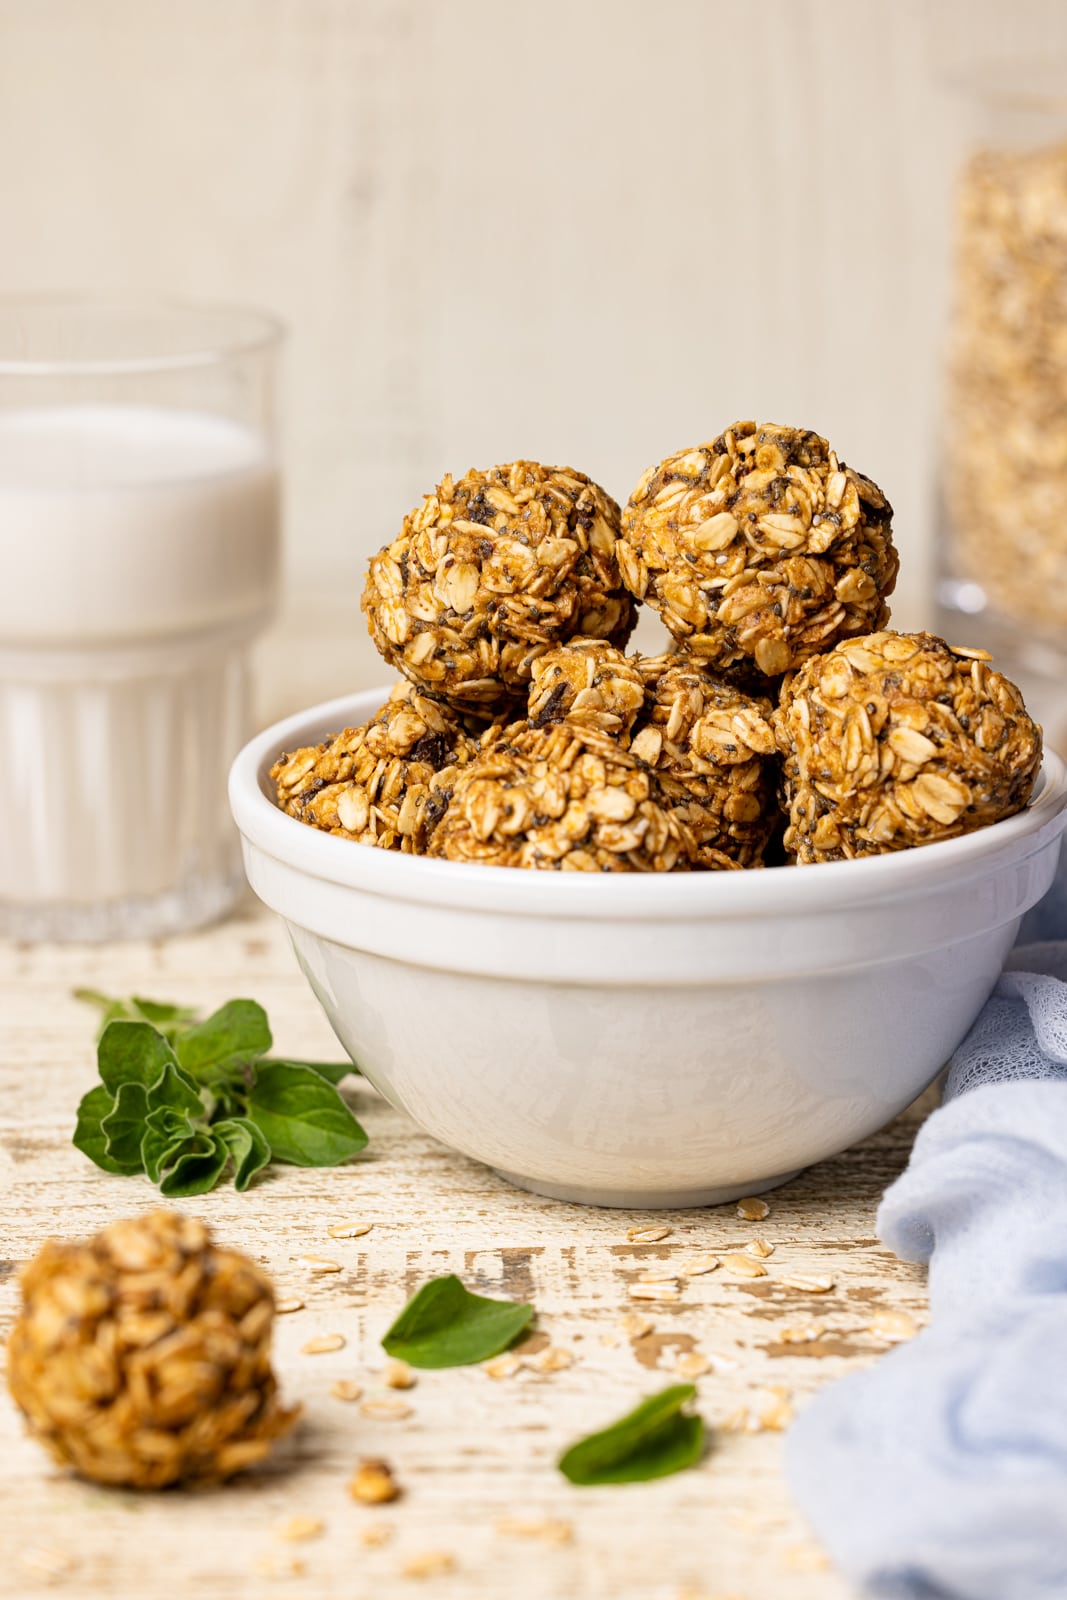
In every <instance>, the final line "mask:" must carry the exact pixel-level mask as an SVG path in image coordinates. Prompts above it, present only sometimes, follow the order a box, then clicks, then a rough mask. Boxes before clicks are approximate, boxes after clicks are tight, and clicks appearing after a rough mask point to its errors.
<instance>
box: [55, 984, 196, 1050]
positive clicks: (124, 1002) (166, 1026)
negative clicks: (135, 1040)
mask: <svg viewBox="0 0 1067 1600" xmlns="http://www.w3.org/2000/svg"><path fill="white" fill-rule="evenodd" d="M74 998H75V1000H82V1001H84V1002H85V1004H86V1005H91V1006H96V1007H97V1008H98V1010H99V1011H100V1012H101V1013H102V1016H101V1020H100V1032H101V1033H103V1031H104V1029H105V1028H106V1027H107V1025H108V1023H109V1022H114V1021H116V1020H117V1019H122V1020H123V1021H127V1022H150V1023H151V1024H152V1026H153V1027H154V1028H158V1029H159V1032H160V1033H161V1034H163V1036H164V1038H167V1039H170V1038H172V1037H173V1036H174V1034H175V1033H177V1032H178V1031H180V1029H181V1028H183V1027H185V1026H187V1025H188V1024H189V1023H190V1022H192V1020H193V1018H194V1017H195V1016H196V1012H195V1011H194V1010H193V1009H192V1008H191V1007H190V1006H176V1005H172V1004H171V1003H170V1002H169V1001H167V1000H146V999H143V998H142V997H141V996H140V995H130V996H128V997H119V996H116V995H109V994H101V993H100V991H99V989H75V991H74Z"/></svg>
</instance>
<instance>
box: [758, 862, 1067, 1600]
mask: <svg viewBox="0 0 1067 1600" xmlns="http://www.w3.org/2000/svg"><path fill="white" fill-rule="evenodd" d="M1065 864H1067V857H1065ZM1063 889H1064V884H1063V883H1061V884H1060V886H1059V891H1058V892H1059V895H1060V896H1061V897H1062V895H1063ZM1024 932H1032V933H1037V934H1039V935H1043V936H1044V937H1045V938H1048V936H1049V935H1050V934H1051V933H1053V932H1058V935H1059V938H1060V939H1061V940H1064V939H1065V937H1067V908H1065V907H1064V905H1063V904H1062V900H1061V903H1059V904H1058V903H1057V899H1056V892H1055V891H1054V893H1053V896H1052V898H1051V899H1050V900H1049V902H1048V903H1047V905H1045V906H1043V907H1042V909H1041V912H1040V914H1039V917H1038V918H1036V919H1034V918H1032V919H1031V920H1030V924H1029V927H1028V928H1026V929H1024ZM1010 967H1011V969H1012V970H1009V971H1008V972H1006V973H1005V974H1004V976H1003V977H1002V978H1001V980H1000V982H999V983H998V985H997V987H996V989H995V991H994V993H993V997H992V998H991V999H990V1001H989V1003H988V1005H987V1006H986V1008H985V1010H984V1011H983V1012H982V1015H981V1017H980V1018H979V1020H978V1022H977V1023H976V1024H975V1027H974V1028H973V1030H972V1031H971V1033H970V1035H969V1036H968V1038H967V1039H966V1040H965V1041H964V1043H963V1044H962V1045H961V1046H960V1048H959V1050H958V1051H957V1052H956V1054H955V1056H954V1057H953V1059H952V1065H951V1069H950V1072H949V1077H948V1081H947V1084H946V1089H945V1104H944V1105H943V1106H942V1108H941V1110H939V1111H935V1112H934V1114H933V1116H931V1117H930V1119H929V1120H928V1122H927V1123H926V1124H925V1125H924V1127H923V1128H922V1131H921V1132H920V1134H919V1137H918V1139H917V1140H916V1142H915V1148H914V1151H913V1152H912V1157H911V1162H910V1164H909V1166H908V1169H907V1171H906V1172H905V1173H904V1174H903V1176H902V1177H901V1178H899V1179H898V1180H897V1182H896V1183H895V1184H893V1185H892V1187H891V1188H890V1189H888V1190H887V1192H886V1194H885V1196H884V1198H883V1200H882V1205H881V1208H880V1210H879V1212H878V1232H879V1235H880V1236H881V1238H882V1239H883V1240H884V1241H885V1243H886V1244H888V1245H889V1246H890V1247H891V1248H892V1249H893V1250H895V1251H896V1252H897V1254H898V1255H900V1256H903V1257H904V1258H905V1259H906V1260H909V1261H928V1262H929V1264H930V1311H931V1322H930V1326H929V1328H927V1329H925V1330H924V1331H923V1332H922V1333H921V1334H919V1335H918V1336H917V1337H916V1338H915V1339H913V1340H912V1341H911V1342H910V1343H908V1344H906V1345H901V1346H900V1347H899V1348H897V1349H894V1350H892V1351H890V1352H889V1353H888V1354H887V1355H885V1356H884V1357H882V1358H881V1359H880V1360H879V1361H878V1362H877V1363H876V1364H875V1365H874V1366H873V1367H871V1368H868V1369H867V1370H865V1371H863V1372H860V1373H856V1374H855V1375H853V1376H851V1377H848V1378H845V1379H843V1380H842V1381H841V1382H840V1383H836V1384H833V1385H831V1386H830V1387H829V1388H828V1389H827V1390H825V1391H824V1392H823V1393H822V1394H820V1395H819V1396H818V1398H817V1399H816V1400H815V1401H813V1403H812V1404H811V1405H810V1406H809V1407H808V1408H807V1410H806V1411H804V1412H803V1413H802V1415H801V1416H800V1418H799V1420H798V1422H797V1423H796V1424H795V1426H794V1428H793V1429H792V1431H791V1434H790V1438H789V1440H788V1442H787V1454H786V1465H787V1472H788V1476H789V1482H790V1485H791V1487H792V1489H793V1492H794V1494H795V1495H796V1498H797V1500H798V1501H799V1503H800V1506H801V1508H802V1509H803V1511H804V1513H805V1514H806V1516H807V1518H808V1520H809V1521H810V1523H811V1525H812V1527H813V1528H814V1529H815V1531H816V1533H817V1534H818V1535H819V1537H820V1538H821V1539H822V1541H823V1543H824V1544H825V1546H826V1548H827V1550H828V1551H829V1552H830V1554H831V1555H832V1556H833V1557H834V1559H835V1561H836V1562H837V1564H838V1565H839V1567H840V1568H841V1570H842V1571H843V1572H844V1573H845V1575H846V1576H847V1577H849V1578H850V1579H851V1580H852V1581H853V1582H854V1583H855V1584H856V1585H857V1587H858V1589H859V1590H860V1592H861V1593H862V1594H864V1595H867V1596H871V1597H874V1596H877V1597H878V1600H1067V942H1063V943H1056V942H1046V943H1041V944H1031V945H1028V946H1025V947H1017V948H1016V950H1015V951H1014V952H1013V955H1012V960H1011V962H1010Z"/></svg>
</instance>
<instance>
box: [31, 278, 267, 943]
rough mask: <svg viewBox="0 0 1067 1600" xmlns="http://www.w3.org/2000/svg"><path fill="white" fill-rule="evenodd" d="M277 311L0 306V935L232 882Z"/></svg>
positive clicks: (65, 935)
mask: <svg viewBox="0 0 1067 1600" xmlns="http://www.w3.org/2000/svg"><path fill="white" fill-rule="evenodd" d="M280 338H281V329H280V327H279V325H278V324H277V323H276V322H275V321H274V320H273V319H272V318H270V317H266V316H263V315H261V314H259V313H256V312H250V311H244V310H237V309H231V308H220V307H211V306H187V305H178V304H167V303H143V302H139V301H129V302H111V301H106V302H105V301H95V300H82V299H76V298H69V299H37V298H29V299H17V300H3V301H0V571H2V573H3V582H2V583H0V749H2V750H3V760H2V762H0V933H2V934H6V935H7V936H9V937H14V938H24V939H55V940H58V939H105V938H133V937H140V938H144V937H149V936H151V935H156V934H164V933H171V932H176V931H178V930H180V929H183V928H189V927H193V926H195V925H197V924H198V923H203V922H206V921H210V920H212V919H214V918H217V917H219V916H221V915H222V914H223V913H224V912H225V911H227V910H228V909H229V908H230V906H231V905H232V904H233V902H234V900H235V899H236V897H237V895H238V894H239V893H240V892H241V889H242V886H243V881H244V879H243V873H242V871H241V860H240V852H239V848H238V841H237V836H236V833H235V831H234V829H233V826H232V823H231V821H230V818H229V813H228V808H227V804H226V773H227V768H228V765H229V762H230V761H231V759H232V757H233V756H234V754H235V753H236V751H237V750H238V749H239V748H240V746H241V744H242V743H243V742H244V740H245V739H246V738H247V737H248V735H249V733H250V731H251V729H250V716H251V709H250V694H249V687H250V683H249V680H250V667H249V652H250V646H251V642H252V640H253V639H254V637H255V636H256V634H257V633H258V632H259V631H260V630H261V629H262V628H263V627H264V625H265V624H266V622H267V621H268V620H269V618H270V617H271V615H272V612H273V610H274V606H275V602H276V597H277V588H278V562H279V511H278V505H279V479H278V465H277V456H276V448H275V405H274V401H275V369H276V364H277V353H278V347H279V342H280Z"/></svg>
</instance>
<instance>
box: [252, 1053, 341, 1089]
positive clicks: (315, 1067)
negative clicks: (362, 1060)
mask: <svg viewBox="0 0 1067 1600" xmlns="http://www.w3.org/2000/svg"><path fill="white" fill-rule="evenodd" d="M270 1059H271V1065H272V1066H274V1065H277V1064H278V1063H279V1062H282V1063H283V1064H284V1065H285V1066H287V1067H307V1069H308V1071H309V1072H314V1073H317V1074H318V1076H319V1077H320V1078H325V1079H326V1082H327V1083H333V1084H338V1083H340V1082H341V1081H342V1080H343V1079H344V1078H347V1077H348V1076H349V1074H350V1073H355V1074H356V1076H357V1077H358V1076H359V1075H360V1073H359V1068H358V1067H357V1066H356V1064H355V1062H353V1061H296V1060H295V1059H294V1058H293V1057H292V1056H284V1057H281V1056H271V1058H270ZM265 1064H266V1063H264V1065H265Z"/></svg>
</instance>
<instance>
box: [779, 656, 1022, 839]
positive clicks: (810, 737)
mask: <svg viewBox="0 0 1067 1600" xmlns="http://www.w3.org/2000/svg"><path fill="white" fill-rule="evenodd" d="M774 722H775V731H776V734H777V738H778V744H779V748H780V749H781V751H782V754H783V757H784V791H785V798H786V801H787V804H788V808H789V827H788V829H787V830H786V834H785V845H786V849H787V850H789V851H790V852H791V853H792V854H793V855H795V856H796V858H797V860H798V861H800V862H801V863H807V862H814V861H836V860H841V859H844V858H848V857H853V856H866V855H879V854H882V853H883V852H886V851H892V850H903V849H906V848H908V847H910V846H912V845H922V844H932V843H934V842H936V841H937V840H939V839H952V838H955V837H957V836H958V835H960V834H964V833H971V832H973V831H974V830H975V829H976V828H983V827H986V826H987V825H988V824H989V823H991V822H996V821H998V820H999V819H1000V818H1001V817H1007V816H1010V815H1011V814H1012V813H1013V812H1015V811H1019V810H1021V809H1022V807H1023V806H1025V805H1026V802H1027V801H1028V799H1029V798H1030V792H1031V790H1032V788H1033V784H1034V779H1035V778H1036V776H1037V772H1038V768H1039V767H1040V764H1041V730H1040V728H1038V727H1037V726H1036V724H1035V723H1033V722H1032V721H1031V720H1030V717H1029V716H1028V715H1027V712H1026V708H1025V707H1024V705H1023V702H1022V696H1021V695H1020V694H1019V691H1018V689H1016V687H1015V685H1014V684H1012V683H1009V681H1008V680H1007V678H1003V677H1001V675H1000V673H998V672H993V671H991V670H990V668H989V666H988V665H987V663H986V661H984V660H982V659H981V658H980V656H975V655H974V654H972V653H970V652H968V654H967V655H959V654H956V653H955V652H954V651H953V650H952V649H951V648H950V647H949V646H948V645H947V644H945V642H944V641H943V640H942V639H938V638H935V637H934V635H932V634H928V633H916V634H900V633H874V634H871V635H870V636H869V637H867V638H865V639H855V640H849V641H847V642H846V643H845V644H841V645H838V646H837V647H836V649H834V650H831V651H830V652H829V654H828V655H825V656H818V657H816V658H815V659H814V660H812V661H809V662H807V663H806V664H805V666H803V667H802V668H801V669H800V671H799V672H798V673H797V674H796V675H795V676H794V677H793V678H791V679H790V680H789V681H788V682H787V683H786V685H785V687H784V688H783V691H782V699H781V702H780V704H779V707H778V710H777V711H776V713H775V717H774Z"/></svg>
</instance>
